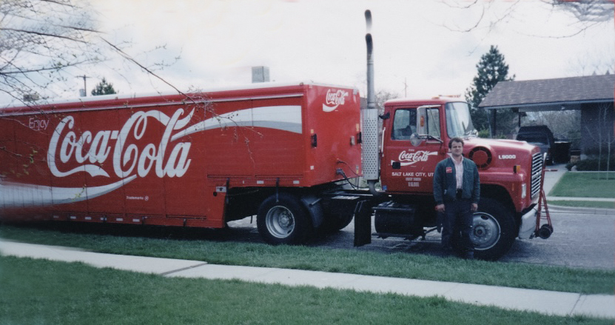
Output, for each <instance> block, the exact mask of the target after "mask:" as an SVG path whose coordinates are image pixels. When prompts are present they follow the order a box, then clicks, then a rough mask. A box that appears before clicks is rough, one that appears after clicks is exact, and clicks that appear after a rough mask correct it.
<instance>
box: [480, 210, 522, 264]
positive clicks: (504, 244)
mask: <svg viewBox="0 0 615 325" xmlns="http://www.w3.org/2000/svg"><path fill="white" fill-rule="evenodd" d="M478 208H479V211H477V212H475V213H474V220H473V228H472V234H471V235H470V239H471V240H472V243H473V244H474V249H475V253H474V254H475V256H476V257H477V258H479V259H483V260H497V259H498V258H500V257H502V256H503V255H504V254H506V253H507V252H508V250H510V247H511V246H512V244H513V243H514V241H515V227H516V226H515V220H514V218H513V214H512V213H511V212H510V211H509V210H506V209H505V208H504V207H503V206H502V204H501V203H499V202H497V201H495V200H493V199H481V201H480V204H479V207H478Z"/></svg>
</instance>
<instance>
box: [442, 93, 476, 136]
mask: <svg viewBox="0 0 615 325" xmlns="http://www.w3.org/2000/svg"><path fill="white" fill-rule="evenodd" d="M446 131H447V132H448V136H449V137H451V138H454V137H467V136H476V135H477V134H478V132H477V131H476V129H474V125H473V124H472V118H471V117H470V107H469V106H468V104H467V103H462V102H457V103H448V104H446Z"/></svg>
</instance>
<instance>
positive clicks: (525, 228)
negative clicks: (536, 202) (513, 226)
mask: <svg viewBox="0 0 615 325" xmlns="http://www.w3.org/2000/svg"><path fill="white" fill-rule="evenodd" d="M537 214H538V209H537V208H536V206H534V207H533V208H532V209H530V210H529V211H528V212H526V213H525V214H524V215H523V216H521V224H520V225H519V238H520V239H531V238H534V236H535V233H536V218H537Z"/></svg>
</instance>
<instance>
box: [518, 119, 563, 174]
mask: <svg viewBox="0 0 615 325" xmlns="http://www.w3.org/2000/svg"><path fill="white" fill-rule="evenodd" d="M517 140H520V141H527V142H528V143H531V144H533V145H535V146H538V147H540V153H541V154H543V155H544V154H546V155H547V156H546V158H545V161H546V163H547V164H548V165H551V164H553V150H554V147H555V138H554V137H553V132H551V130H550V129H549V128H548V127H547V126H546V125H534V126H522V127H520V128H519V132H518V133H517Z"/></svg>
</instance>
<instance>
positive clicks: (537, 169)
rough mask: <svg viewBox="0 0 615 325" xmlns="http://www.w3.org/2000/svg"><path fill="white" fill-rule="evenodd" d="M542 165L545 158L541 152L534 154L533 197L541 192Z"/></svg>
mask: <svg viewBox="0 0 615 325" xmlns="http://www.w3.org/2000/svg"><path fill="white" fill-rule="evenodd" d="M542 165H543V159H542V155H541V154H540V152H538V153H535V154H534V156H532V199H534V198H536V196H537V195H538V194H540V185H541V183H542Z"/></svg>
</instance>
